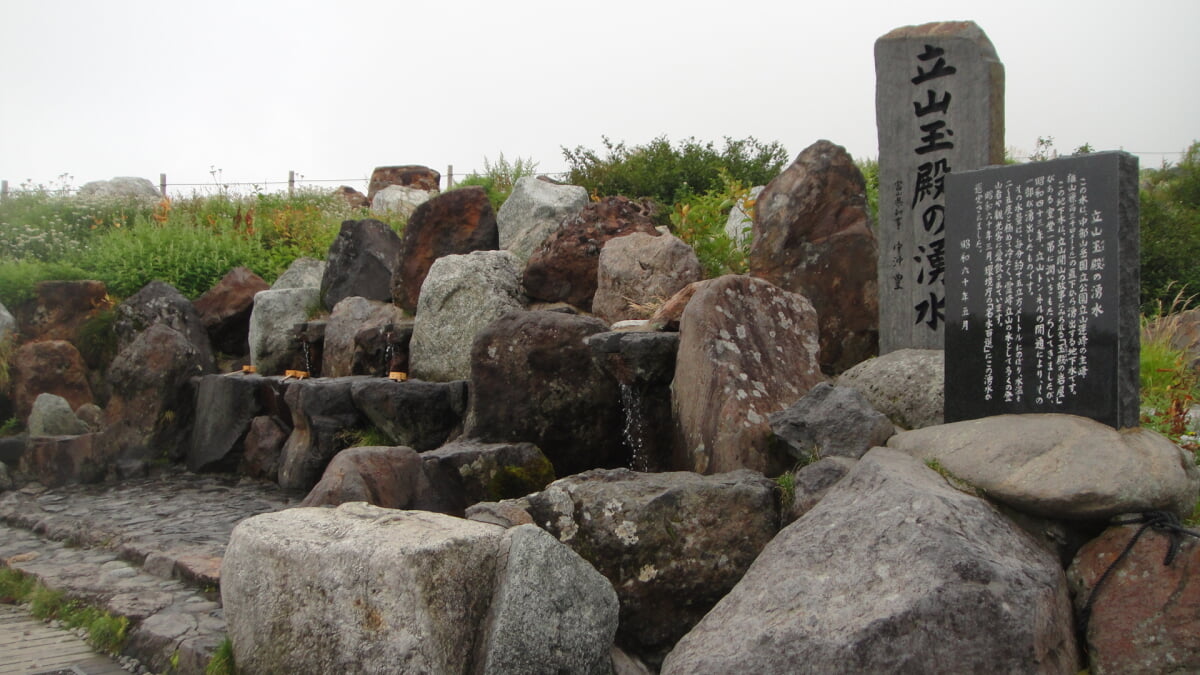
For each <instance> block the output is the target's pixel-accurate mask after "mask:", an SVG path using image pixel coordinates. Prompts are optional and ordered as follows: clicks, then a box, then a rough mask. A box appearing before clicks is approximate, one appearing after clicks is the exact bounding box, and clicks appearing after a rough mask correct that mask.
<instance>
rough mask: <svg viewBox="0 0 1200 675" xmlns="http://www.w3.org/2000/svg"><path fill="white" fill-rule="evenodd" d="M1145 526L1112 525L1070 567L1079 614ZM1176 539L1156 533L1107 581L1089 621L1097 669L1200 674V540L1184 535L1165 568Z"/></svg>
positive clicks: (1089, 647) (1099, 672) (1144, 539)
mask: <svg viewBox="0 0 1200 675" xmlns="http://www.w3.org/2000/svg"><path fill="white" fill-rule="evenodd" d="M1139 527H1140V525H1125V526H1122V527H1112V528H1109V529H1108V530H1105V531H1104V533H1103V534H1101V535H1100V536H1099V537H1098V538H1096V539H1094V540H1092V541H1091V542H1089V543H1088V544H1086V545H1084V547H1083V548H1081V549H1080V550H1079V553H1078V554H1077V555H1076V556H1075V561H1074V562H1073V563H1072V564H1071V567H1070V569H1069V570H1068V571H1067V579H1068V580H1069V581H1070V582H1071V589H1072V590H1073V591H1074V596H1075V611H1076V614H1079V613H1080V612H1081V611H1082V610H1083V607H1084V605H1085V604H1086V603H1087V601H1088V599H1089V597H1091V595H1092V593H1093V591H1094V589H1095V586H1096V582H1097V581H1098V580H1099V579H1100V576H1101V575H1103V574H1104V572H1105V570H1107V569H1108V568H1109V566H1111V565H1112V564H1113V563H1114V561H1116V559H1117V557H1118V556H1120V555H1121V551H1123V550H1125V547H1126V546H1127V545H1128V543H1129V540H1130V538H1132V537H1133V536H1134V534H1135V533H1136V532H1137V531H1138V528H1139ZM1169 547H1170V539H1169V538H1168V536H1167V535H1166V534H1165V533H1163V532H1159V531H1157V530H1153V529H1151V530H1148V531H1146V532H1145V533H1144V534H1142V536H1141V537H1140V538H1139V539H1138V541H1137V543H1136V544H1134V546H1133V549H1132V550H1131V551H1130V552H1129V554H1128V555H1127V556H1125V559H1124V560H1122V561H1121V562H1120V563H1119V564H1117V566H1116V567H1115V568H1114V569H1113V571H1112V572H1111V573H1110V574H1109V575H1108V578H1107V579H1106V580H1105V582H1104V583H1103V584H1102V585H1101V586H1100V589H1099V592H1098V593H1097V594H1096V597H1095V598H1094V599H1093V601H1092V613H1091V617H1090V619H1089V620H1088V625H1087V636H1086V638H1087V650H1088V654H1089V656H1090V658H1091V669H1090V670H1091V672H1092V673H1095V674H1096V675H1105V674H1106V673H1122V674H1126V673H1147V674H1149V673H1195V672H1200V539H1194V538H1192V537H1188V536H1183V537H1181V546H1180V548H1179V553H1178V554H1177V555H1176V556H1175V559H1174V560H1173V561H1172V562H1171V564H1170V565H1164V564H1163V562H1164V560H1165V557H1166V554H1167V551H1168V550H1169Z"/></svg>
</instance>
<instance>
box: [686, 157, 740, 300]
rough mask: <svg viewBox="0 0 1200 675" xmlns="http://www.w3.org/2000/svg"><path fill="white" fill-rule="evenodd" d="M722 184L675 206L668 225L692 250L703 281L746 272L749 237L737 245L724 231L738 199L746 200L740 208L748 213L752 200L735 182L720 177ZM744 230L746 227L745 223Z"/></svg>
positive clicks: (722, 176) (724, 176)
mask: <svg viewBox="0 0 1200 675" xmlns="http://www.w3.org/2000/svg"><path fill="white" fill-rule="evenodd" d="M721 179H722V185H721V186H720V187H718V188H714V189H712V190H709V191H708V192H706V193H704V194H703V195H692V196H691V197H688V198H687V199H685V200H684V201H683V202H681V203H678V204H676V205H675V209H674V211H673V212H672V213H671V225H672V229H673V230H674V231H675V235H676V236H677V237H679V238H680V239H682V240H683V241H684V242H686V243H687V244H688V245H689V246H691V247H692V249H694V250H695V251H696V257H697V258H699V259H700V265H701V267H703V268H704V275H705V277H706V278H713V277H719V276H721V275H723V274H744V273H746V272H747V271H748V270H749V264H748V262H747V256H748V255H749V242H750V237H749V234H748V233H747V236H746V237H745V238H744V239H743V240H742V243H741V244H740V245H739V243H738V242H737V241H735V240H734V239H733V238H732V237H730V236H729V233H728V232H726V230H725V223H726V221H728V219H729V213H730V211H731V210H732V209H733V206H734V205H735V204H737V203H738V201H739V200H742V199H746V200H747V201H746V202H745V204H744V208H745V209H746V212H747V213H752V212H753V208H754V202H753V200H749V199H748V198H749V196H750V189H749V188H747V187H745V186H743V185H742V184H741V183H740V182H738V181H737V180H734V179H732V178H730V177H729V176H728V175H725V174H722V175H721ZM745 227H746V228H749V227H750V223H749V221H747V222H746V223H745Z"/></svg>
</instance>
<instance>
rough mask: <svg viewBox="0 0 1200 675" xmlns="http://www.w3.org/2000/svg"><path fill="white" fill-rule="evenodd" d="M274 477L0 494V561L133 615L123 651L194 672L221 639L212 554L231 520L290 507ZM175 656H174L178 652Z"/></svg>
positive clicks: (194, 478)
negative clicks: (271, 481)
mask: <svg viewBox="0 0 1200 675" xmlns="http://www.w3.org/2000/svg"><path fill="white" fill-rule="evenodd" d="M301 498H302V496H300V495H287V494H284V493H282V492H281V491H280V490H279V488H278V487H277V486H275V485H274V484H271V483H264V482H258V481H250V480H246V479H241V480H239V479H238V478H236V477H230V476H218V475H211V474H210V475H195V474H190V473H186V472H183V471H181V470H177V469H172V470H167V471H166V472H164V473H163V474H162V475H160V476H157V477H155V478H146V479H138V480H131V481H126V482H123V483H118V484H105V485H90V486H69V487H63V488H55V489H49V490H48V489H44V488H38V487H33V486H30V487H26V488H24V489H22V490H17V491H10V492H5V493H2V494H0V562H3V563H4V564H5V565H6V566H9V567H13V568H15V569H18V570H21V571H22V572H26V573H28V574H32V575H34V576H36V577H37V578H38V579H40V580H41V581H42V582H43V583H44V584H46V585H47V586H49V587H50V588H53V589H56V590H62V591H64V592H66V593H67V594H68V595H69V596H71V597H73V598H78V599H82V600H85V601H87V602H89V603H92V604H95V605H97V606H100V607H103V608H105V609H107V610H108V611H109V612H112V613H113V614H118V615H121V616H126V617H128V618H129V620H130V625H131V628H130V631H129V634H130V638H129V640H128V642H127V644H126V647H125V650H124V652H125V654H127V655H129V656H131V657H133V658H136V659H138V660H139V662H140V664H141V665H142V667H143V668H145V669H148V670H149V671H150V672H164V671H166V670H168V669H169V667H170V665H171V661H172V658H173V657H174V659H175V661H176V662H177V663H178V670H177V671H176V672H182V673H192V672H195V673H202V672H203V671H204V666H205V665H206V664H207V662H208V660H209V658H211V656H212V653H213V651H214V650H215V649H216V647H217V646H218V645H219V644H220V642H221V641H222V640H223V639H224V637H225V620H224V616H223V615H222V613H221V607H220V596H219V585H220V567H221V558H222V556H223V555H224V552H225V544H226V542H228V540H229V533H230V532H232V531H233V527H234V525H236V524H237V523H238V522H239V521H241V520H242V519H244V518H247V517H249V516H253V515H257V514H259V513H266V512H269V511H278V510H281V509H284V508H288V507H290V506H294V505H296V504H297V503H298V502H299V500H300V499H301ZM176 654H177V656H175V655H176Z"/></svg>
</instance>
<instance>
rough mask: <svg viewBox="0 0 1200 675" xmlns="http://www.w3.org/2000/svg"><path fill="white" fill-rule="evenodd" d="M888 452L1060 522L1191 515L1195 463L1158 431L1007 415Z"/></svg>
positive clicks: (947, 428)
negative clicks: (927, 463) (1155, 514)
mask: <svg viewBox="0 0 1200 675" xmlns="http://www.w3.org/2000/svg"><path fill="white" fill-rule="evenodd" d="M888 447H890V448H895V449H897V450H901V451H903V452H907V453H908V454H910V455H912V456H914V457H917V458H918V459H921V460H926V461H936V462H938V463H939V464H940V465H941V466H942V467H944V468H945V469H946V471H948V472H950V473H951V474H953V475H954V476H955V477H957V478H958V479H960V480H963V481H965V482H967V483H968V484H970V485H972V486H974V487H976V488H978V489H980V490H982V491H983V492H984V494H986V495H987V497H988V499H991V500H994V501H996V502H998V503H1001V504H1004V505H1006V506H1009V507H1011V508H1013V509H1015V510H1017V511H1020V512H1022V513H1027V514H1030V515H1034V516H1039V517H1043V518H1053V519H1058V520H1106V519H1108V518H1111V517H1112V516H1115V515H1118V514H1121V513H1133V512H1141V511H1152V510H1166V511H1173V512H1175V513H1177V514H1179V515H1180V516H1183V517H1187V516H1189V515H1191V513H1192V509H1193V508H1194V507H1195V505H1196V498H1197V492H1198V491H1200V469H1197V467H1196V461H1195V459H1194V458H1193V457H1192V453H1190V452H1188V451H1185V450H1183V449H1182V448H1180V447H1179V446H1177V445H1175V444H1174V443H1172V442H1171V441H1170V440H1168V439H1166V438H1165V437H1163V436H1162V435H1160V434H1158V433H1156V432H1154V431H1151V430H1150V429H1143V428H1133V429H1126V430H1124V431H1119V432H1118V431H1116V430H1115V429H1113V428H1112V427H1109V426H1107V425H1105V424H1101V423H1100V422H1097V421H1095V420H1091V419H1088V418H1085V417H1077V416H1074V415H1059V414H1031V415H998V416H996V417H985V418H982V419H977V420H967V421H964V422H955V423H953V424H944V425H941V426H937V427H927V428H925V429H917V430H914V431H907V432H904V433H901V434H897V435H895V436H893V437H892V438H891V440H889V441H888Z"/></svg>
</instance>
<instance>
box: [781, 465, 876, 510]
mask: <svg viewBox="0 0 1200 675" xmlns="http://www.w3.org/2000/svg"><path fill="white" fill-rule="evenodd" d="M857 461H858V460H857V459H850V458H849V457H825V458H823V459H818V460H817V461H815V462H813V463H812V464H809V465H807V466H802V467H800V468H799V469H796V470H794V471H792V495H791V496H792V499H791V503H790V504H788V503H787V502H786V500H785V502H784V504H783V510H782V513H781V517H782V520H783V521H784V523H785V524H787V523H791V522H793V521H795V520H796V519H798V518H800V517H801V516H803V515H804V514H806V513H808V512H809V511H811V510H812V509H813V507H814V506H816V505H817V504H818V503H820V501H821V499H823V498H824V497H825V494H826V493H827V492H829V488H831V487H833V486H834V485H836V484H837V482H838V481H840V480H841V479H843V478H845V477H846V474H848V473H850V470H851V469H853V468H854V464H855V463H856V462H857Z"/></svg>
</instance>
